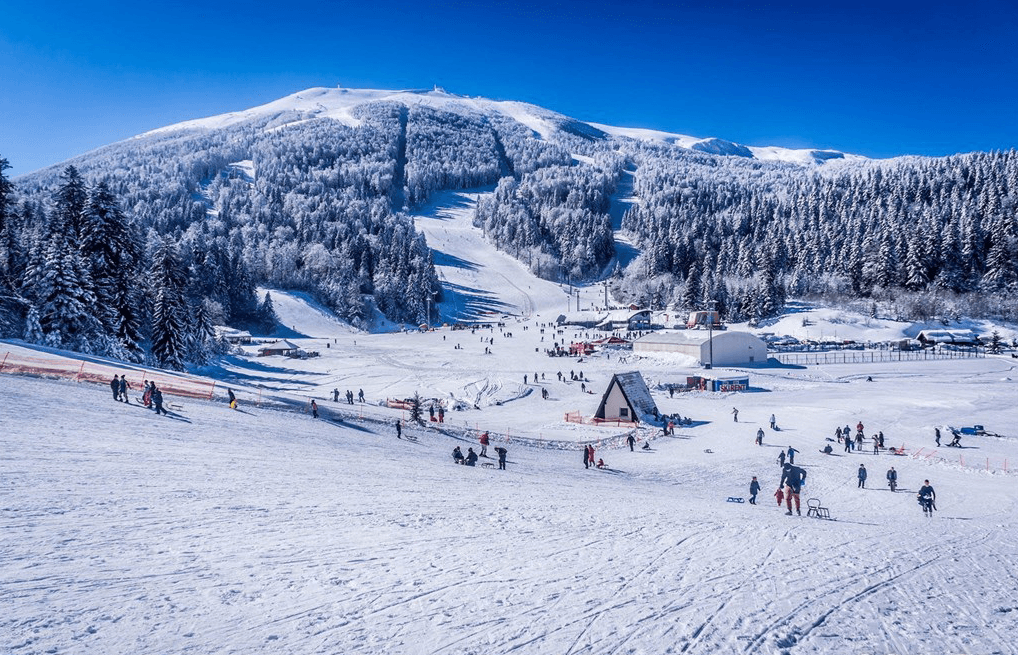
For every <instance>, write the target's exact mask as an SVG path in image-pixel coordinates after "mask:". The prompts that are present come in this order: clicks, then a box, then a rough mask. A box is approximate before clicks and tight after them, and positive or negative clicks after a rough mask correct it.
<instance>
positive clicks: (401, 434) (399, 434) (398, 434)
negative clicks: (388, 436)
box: [396, 419, 403, 439]
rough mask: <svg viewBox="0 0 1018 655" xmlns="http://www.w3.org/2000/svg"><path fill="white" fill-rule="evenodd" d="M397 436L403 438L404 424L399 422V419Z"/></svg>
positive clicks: (397, 420) (397, 421)
mask: <svg viewBox="0 0 1018 655" xmlns="http://www.w3.org/2000/svg"><path fill="white" fill-rule="evenodd" d="M396 438H397V439H402V438H403V424H402V423H400V422H399V419H396Z"/></svg>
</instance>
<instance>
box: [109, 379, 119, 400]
mask: <svg viewBox="0 0 1018 655" xmlns="http://www.w3.org/2000/svg"><path fill="white" fill-rule="evenodd" d="M110 391H112V392H113V400H120V380H119V379H117V376H116V375H114V376H113V379H112V380H110Z"/></svg>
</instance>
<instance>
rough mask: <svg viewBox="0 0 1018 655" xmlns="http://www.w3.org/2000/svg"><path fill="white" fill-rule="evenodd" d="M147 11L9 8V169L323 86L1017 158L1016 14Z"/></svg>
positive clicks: (810, 140) (493, 8) (863, 6)
mask: <svg viewBox="0 0 1018 655" xmlns="http://www.w3.org/2000/svg"><path fill="white" fill-rule="evenodd" d="M161 4H162V3H143V2H131V3H120V2H101V1H99V2H95V3H81V2H73V3H72V2H67V3H64V2H46V1H45V0H40V1H39V2H30V3H26V2H12V3H5V6H4V8H3V11H2V19H0V156H2V157H5V158H7V159H8V160H10V162H11V164H12V167H13V169H12V172H13V173H14V174H15V175H16V174H20V173H26V172H30V171H32V170H35V169H37V168H40V167H43V166H46V165H49V164H53V163H57V162H60V161H63V160H65V159H67V158H69V157H72V156H74V155H76V154H80V153H82V152H85V151H87V150H90V149H92V148H96V147H99V146H102V145H105V144H107V143H111V142H114V141H118V140H121V139H124V138H128V137H130V136H133V135H135V134H138V133H140V132H144V131H146V130H149V129H153V128H156V127H161V126H163V125H167V124H171V123H175V122H179V121H182V120H187V119H191V118H199V117H202V116H209V115H214V114H219V113H224V112H227V111H234V110H238V109H244V108H247V107H250V106H254V105H258V104H263V103H265V102H269V101H271V100H274V99H276V98H279V97H282V96H284V95H287V94H290V93H292V92H295V91H298V90H301V89H304V88H308V87H312V86H336V85H342V86H346V87H371V88H426V87H431V86H434V85H439V86H441V87H443V88H445V89H446V90H448V91H450V92H453V93H460V94H464V95H482V96H487V97H491V98H496V99H514V100H524V101H527V102H532V103H535V104H538V105H541V106H544V107H547V108H549V109H553V110H556V111H560V112H562V113H565V114H568V115H570V116H574V117H576V118H580V119H583V120H590V121H595V122H601V123H609V124H615V125H624V126H637V127H649V128H654V129H661V130H668V131H673V132H679V133H683V134H690V135H694V136H719V137H723V138H727V139H731V140H733V141H737V142H740V143H745V144H748V145H782V146H788V147H821V148H836V149H839V150H844V151H847V152H853V153H859V154H863V155H868V156H872V157H889V156H894V155H899V154H929V155H944V154H951V153H956V152H968V151H972V150H992V149H1005V148H1013V147H1018V120H1016V118H1018V102H1016V100H1018V47H1016V46H1018V44H1016V37H1018V9H1016V8H1015V7H1016V6H1018V3H1014V2H996V1H993V2H979V1H978V0H976V1H975V2H968V3H958V2H954V3H951V4H943V5H941V4H938V3H937V2H936V1H932V2H924V3H911V2H902V3H894V2H893V1H892V0H888V1H886V2H883V3H876V2H874V3H871V2H865V1H862V2H860V1H853V2H844V3H827V2H816V1H815V0H814V1H812V2H801V3H800V2H765V1H763V0H754V1H752V2H704V1H700V2H691V3H682V2H676V3H671V4H670V5H669V6H662V5H665V4H668V3H663V2H658V3H652V2H641V1H635V2H628V3H623V2H600V1H598V0H592V1H590V2H554V1H552V0H545V1H543V2H530V1H523V2H501V3H468V2H430V1H417V2H395V1H391V0H371V1H370V2H356V3H351V2H330V3H314V2H313V3H287V2H278V1H277V2H261V1H260V0H254V1H250V2H237V3H208V2H202V3H193V4H192V3H188V2H178V3H165V5H164V6H153V5H161ZM316 5H322V6H321V7H320V8H319V7H317V6H316ZM707 5H709V6H707ZM828 5H837V7H832V6H828Z"/></svg>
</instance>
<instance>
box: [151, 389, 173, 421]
mask: <svg viewBox="0 0 1018 655" xmlns="http://www.w3.org/2000/svg"><path fill="white" fill-rule="evenodd" d="M152 403H153V404H155V406H156V415H157V416H158V415H159V413H160V412H162V414H163V416H166V415H167V414H169V412H167V411H166V408H165V407H163V392H162V391H160V390H159V389H156V383H155V382H153V383H152Z"/></svg>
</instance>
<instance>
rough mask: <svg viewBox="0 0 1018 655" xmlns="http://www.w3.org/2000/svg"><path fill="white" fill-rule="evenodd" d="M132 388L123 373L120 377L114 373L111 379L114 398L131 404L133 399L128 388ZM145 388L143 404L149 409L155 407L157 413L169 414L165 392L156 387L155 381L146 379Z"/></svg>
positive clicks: (142, 398)
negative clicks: (128, 392)
mask: <svg viewBox="0 0 1018 655" xmlns="http://www.w3.org/2000/svg"><path fill="white" fill-rule="evenodd" d="M130 388H131V385H129V384H128V383H127V378H126V377H124V375H123V374H121V375H120V376H119V377H118V376H116V375H114V376H113V379H112V380H110V390H111V391H112V392H113V400H116V401H119V402H125V403H128V404H130V402H131V400H130V398H128V395H127V390H128V389H130ZM143 389H144V390H143V391H142V396H141V404H142V405H144V406H145V407H146V408H148V409H154V410H155V412H156V414H163V415H166V414H169V412H167V411H166V408H165V407H163V392H162V391H160V390H159V389H158V388H157V387H156V383H155V382H149V381H148V380H145V381H144V388H143Z"/></svg>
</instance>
